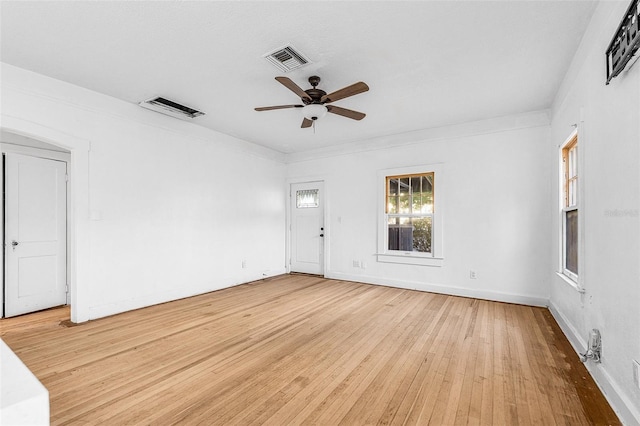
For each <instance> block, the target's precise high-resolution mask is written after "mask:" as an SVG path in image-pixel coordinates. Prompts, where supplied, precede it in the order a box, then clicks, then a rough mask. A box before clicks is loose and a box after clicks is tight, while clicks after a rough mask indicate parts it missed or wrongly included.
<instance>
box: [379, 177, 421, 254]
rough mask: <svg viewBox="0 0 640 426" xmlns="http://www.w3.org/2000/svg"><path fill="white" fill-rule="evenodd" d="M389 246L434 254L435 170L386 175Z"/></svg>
mask: <svg viewBox="0 0 640 426" xmlns="http://www.w3.org/2000/svg"><path fill="white" fill-rule="evenodd" d="M385 186H386V193H387V197H386V198H387V203H386V214H387V230H388V232H387V233H388V235H387V249H388V250H391V251H393V250H399V251H405V252H411V251H415V252H420V253H431V246H432V242H433V241H432V237H433V232H432V230H433V173H425V174H417V175H400V176H387V179H386V185H385Z"/></svg>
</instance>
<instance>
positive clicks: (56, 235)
mask: <svg viewBox="0 0 640 426" xmlns="http://www.w3.org/2000/svg"><path fill="white" fill-rule="evenodd" d="M66 197H67V195H66V163H64V162H62V161H55V160H48V159H44V158H37V157H30V156H26V155H19V154H6V155H5V234H4V238H5V241H4V253H5V316H7V317H10V316H14V315H20V314H24V313H28V312H34V311H38V310H41V309H46V308H50V307H53V306H60V305H64V304H65V303H66V299H67V295H66V276H67V271H66V246H67V244H66V211H67V210H66V203H67V201H66Z"/></svg>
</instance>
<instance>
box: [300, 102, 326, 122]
mask: <svg viewBox="0 0 640 426" xmlns="http://www.w3.org/2000/svg"><path fill="white" fill-rule="evenodd" d="M325 115H327V107H326V106H324V105H321V104H309V105H306V106H305V107H303V108H302V116H303V117H305V118H306V119H308V120H314V121H315V120H317V119H319V118H322V117H324V116H325Z"/></svg>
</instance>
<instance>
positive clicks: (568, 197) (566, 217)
mask: <svg viewBox="0 0 640 426" xmlns="http://www.w3.org/2000/svg"><path fill="white" fill-rule="evenodd" d="M561 155H562V179H561V186H562V194H563V197H562V198H563V204H562V213H561V221H562V273H563V274H564V275H566V276H567V277H569V278H571V279H572V280H573V281H577V279H578V134H577V133H574V134H573V135H572V137H570V139H569V140H568V142H566V143H565V144H564V145H563V146H562V148H561Z"/></svg>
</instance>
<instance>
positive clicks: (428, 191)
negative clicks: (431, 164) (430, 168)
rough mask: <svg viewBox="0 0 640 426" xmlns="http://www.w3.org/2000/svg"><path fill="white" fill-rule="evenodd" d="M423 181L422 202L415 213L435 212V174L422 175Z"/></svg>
mask: <svg viewBox="0 0 640 426" xmlns="http://www.w3.org/2000/svg"><path fill="white" fill-rule="evenodd" d="M420 180H421V182H422V185H421V186H422V203H421V205H420V208H419V210H416V211H415V213H418V212H419V213H425V214H430V213H433V175H427V176H422V177H420Z"/></svg>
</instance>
